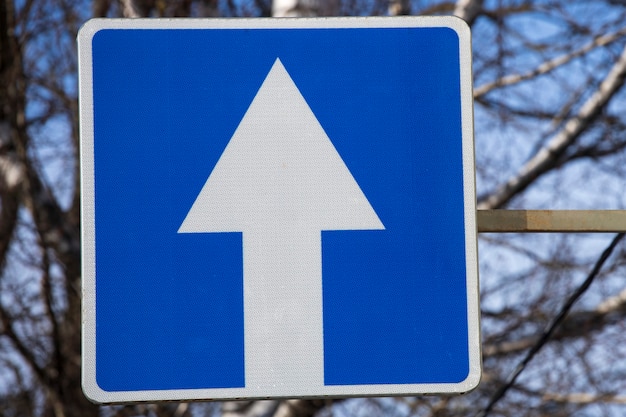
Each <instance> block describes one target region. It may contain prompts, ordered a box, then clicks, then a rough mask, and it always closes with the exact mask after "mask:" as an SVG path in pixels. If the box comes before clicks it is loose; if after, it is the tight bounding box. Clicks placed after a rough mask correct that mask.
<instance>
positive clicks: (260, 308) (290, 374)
mask: <svg viewBox="0 0 626 417" xmlns="http://www.w3.org/2000/svg"><path fill="white" fill-rule="evenodd" d="M384 228H385V227H384V226H383V224H382V222H381V221H380V219H379V218H378V216H377V214H376V213H375V212H374V210H373V208H372V207H371V205H370V204H369V202H368V200H367V198H366V197H365V195H364V194H363V192H362V191H361V189H360V187H359V185H358V184H357V183H356V181H355V179H354V177H353V176H352V174H351V173H350V171H349V170H348V168H347V167H346V165H345V163H344V162H343V160H342V159H341V156H339V154H338V153H337V151H336V149H335V147H334V146H333V144H332V143H331V141H330V139H329V138H328V136H327V135H326V132H324V129H323V128H322V126H321V125H320V123H319V122H318V120H317V118H316V117H315V115H314V114H313V112H312V111H311V109H310V107H309V106H308V104H307V103H306V101H305V99H304V97H303V96H302V94H301V93H300V91H299V90H298V87H297V86H296V85H295V84H294V82H293V80H292V79H291V77H290V76H289V74H288V73H287V71H286V70H285V67H284V66H283V65H282V63H281V62H280V60H279V59H276V61H275V62H274V65H273V66H272V68H271V70H270V72H269V73H268V75H267V77H266V78H265V81H264V82H263V84H262V85H261V87H260V88H259V91H258V92H257V94H256V96H255V97H254V100H253V101H252V103H251V104H250V107H249V108H248V110H247V112H246V114H245V115H244V117H243V119H242V120H241V122H240V124H239V126H238V127H237V129H236V131H235V133H234V134H233V137H232V138H231V140H230V142H229V143H228V145H227V146H226V149H225V150H224V152H223V154H222V156H221V157H220V159H219V160H218V162H217V164H216V165H215V167H214V168H213V171H212V172H211V175H210V176H209V178H208V179H207V181H206V183H205V184H204V187H203V188H202V190H201V191H200V194H199V195H198V197H197V198H196V201H195V202H194V203H193V205H192V207H191V209H190V210H189V213H188V214H187V217H186V218H185V220H184V221H183V223H182V225H181V226H180V228H179V230H178V233H212V232H243V276H244V334H245V342H244V343H245V364H246V365H245V372H246V374H245V380H246V389H248V388H249V389H251V392H259V393H263V395H276V396H280V395H285V394H286V393H287V390H286V389H291V390H293V387H298V389H299V390H301V391H302V394H303V395H306V393H307V392H308V391H309V389H313V388H316V387H321V386H323V384H324V374H323V372H324V371H323V370H324V366H323V339H322V338H323V328H322V254H321V250H322V244H321V231H322V230H377V229H384ZM285 388H286V389H285Z"/></svg>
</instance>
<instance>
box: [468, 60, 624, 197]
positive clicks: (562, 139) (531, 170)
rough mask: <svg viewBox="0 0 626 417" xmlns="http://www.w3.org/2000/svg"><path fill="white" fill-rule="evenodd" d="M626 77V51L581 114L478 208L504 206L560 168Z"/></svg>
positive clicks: (570, 120) (581, 110) (586, 103)
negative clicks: (552, 170)
mask: <svg viewBox="0 0 626 417" xmlns="http://www.w3.org/2000/svg"><path fill="white" fill-rule="evenodd" d="M625 78H626V48H624V49H623V50H622V53H621V55H620V57H619V59H618V61H617V62H616V63H615V64H614V65H613V67H612V68H611V70H610V72H609V73H608V75H607V76H606V78H605V79H604V80H603V81H602V82H601V83H600V86H599V87H598V89H597V90H596V92H595V93H594V94H593V95H592V96H591V97H590V98H589V99H588V100H587V101H586V102H585V103H584V104H583V106H582V107H581V109H580V111H579V112H578V114H577V115H576V116H574V117H572V118H570V119H569V120H568V121H567V122H566V123H565V124H564V126H563V128H562V129H561V130H560V131H559V132H558V133H557V134H556V135H555V136H554V137H553V138H552V140H551V141H550V142H549V143H548V144H547V145H546V146H545V147H543V148H542V149H540V150H539V151H538V152H537V153H536V154H535V155H534V156H533V157H532V158H531V159H530V160H529V161H528V162H527V163H526V164H525V165H524V166H523V167H522V168H521V169H520V170H519V171H518V173H517V174H516V175H514V176H513V177H512V178H510V179H509V180H508V181H507V182H506V183H504V185H502V186H501V187H500V188H499V189H497V190H496V191H495V192H493V193H491V194H490V195H489V196H488V197H486V198H484V199H482V200H481V201H479V202H478V208H479V209H496V208H500V207H503V206H504V205H505V204H506V203H508V202H509V201H510V200H511V199H512V198H513V197H514V196H515V195H517V194H518V193H520V192H522V191H523V190H525V189H526V187H528V186H529V185H531V184H532V183H533V181H534V180H536V179H537V178H538V177H540V176H541V175H543V174H545V173H546V172H548V171H550V170H551V169H553V168H555V167H556V166H557V163H558V161H559V159H560V158H561V156H562V155H563V154H564V153H565V152H566V150H567V149H568V147H569V146H571V145H572V144H574V143H575V142H576V140H577V139H578V138H579V137H580V135H581V134H582V133H583V132H584V131H585V129H587V128H588V127H589V125H590V124H591V123H592V122H593V121H594V120H595V119H596V118H597V117H598V115H599V114H600V112H601V111H602V110H603V109H604V108H605V107H606V106H607V104H608V103H609V101H610V100H611V98H612V97H613V96H614V95H615V94H616V93H617V92H618V91H619V90H620V89H621V87H622V86H623V84H624V79H625Z"/></svg>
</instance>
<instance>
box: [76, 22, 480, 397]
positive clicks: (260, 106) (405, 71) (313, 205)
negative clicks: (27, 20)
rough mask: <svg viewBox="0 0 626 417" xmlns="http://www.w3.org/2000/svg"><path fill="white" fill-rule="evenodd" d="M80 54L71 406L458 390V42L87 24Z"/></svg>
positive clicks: (465, 279)
mask: <svg viewBox="0 0 626 417" xmlns="http://www.w3.org/2000/svg"><path fill="white" fill-rule="evenodd" d="M79 53H80V101H81V106H80V111H81V123H82V124H81V145H82V147H81V163H82V198H83V221H82V230H83V295H84V306H83V315H84V317H83V323H84V328H83V387H84V390H85V393H86V394H87V396H88V397H90V398H91V399H93V400H94V401H97V402H107V403H108V402H130V401H158V400H194V399H228V398H267V397H276V398H278V397H280V398H290V397H329V396H371V395H411V394H418V393H462V392H466V391H469V390H471V389H472V388H474V387H475V386H476V385H477V384H478V381H479V378H480V372H481V365H480V337H479V308H478V276H477V275H478V273H477V255H476V251H477V250H476V221H475V216H476V211H475V190H474V175H475V174H474V155H473V131H472V129H473V128H472V95H471V94H472V93H471V90H472V89H471V50H470V34H469V29H468V27H467V26H466V25H465V23H463V22H462V21H461V20H459V19H456V18H453V17H433V18H423V17H406V18H370V17H368V18H330V19H285V20H280V19H230V20H226V19H211V20H182V19H181V20H158V19H157V20H142V19H139V20H115V19H113V20H110V19H106V20H105V19H101V20H98V19H96V20H92V21H89V22H88V23H87V24H86V25H85V26H84V27H83V28H82V29H81V31H80V34H79Z"/></svg>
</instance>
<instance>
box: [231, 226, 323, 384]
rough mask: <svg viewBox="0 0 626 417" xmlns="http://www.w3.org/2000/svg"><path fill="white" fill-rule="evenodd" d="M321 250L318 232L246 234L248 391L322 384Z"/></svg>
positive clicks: (245, 306) (245, 300)
mask: <svg viewBox="0 0 626 417" xmlns="http://www.w3.org/2000/svg"><path fill="white" fill-rule="evenodd" d="M321 248H322V245H321V232H320V231H319V230H318V231H313V232H306V231H294V230H290V231H287V232H277V231H275V230H270V231H261V232H244V233H243V267H244V332H245V357H246V367H245V370H246V388H250V389H252V390H255V391H256V390H257V389H258V390H259V392H263V393H266V394H265V395H276V396H281V395H285V394H286V393H287V392H289V393H292V394H293V387H302V389H303V392H302V394H303V395H306V393H307V391H308V390H309V388H311V389H312V388H318V389H319V387H321V386H323V382H324V380H323V338H322V337H323V327H322V254H321ZM288 390H291V391H288Z"/></svg>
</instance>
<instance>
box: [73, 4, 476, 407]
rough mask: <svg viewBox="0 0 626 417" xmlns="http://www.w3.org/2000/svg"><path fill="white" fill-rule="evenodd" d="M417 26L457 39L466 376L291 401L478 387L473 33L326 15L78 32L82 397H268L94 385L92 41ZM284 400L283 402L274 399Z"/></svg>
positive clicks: (448, 19)
mask: <svg viewBox="0 0 626 417" xmlns="http://www.w3.org/2000/svg"><path fill="white" fill-rule="evenodd" d="M398 27H401V28H420V27H433V28H436V27H446V28H450V29H452V30H454V31H455V32H456V33H457V36H458V38H459V63H460V82H461V84H460V87H461V118H462V152H463V187H464V204H465V207H464V209H465V213H464V216H465V248H466V285H467V306H468V310H467V317H468V323H467V324H468V344H469V346H468V348H469V373H468V376H467V378H466V379H465V380H464V381H461V382H459V383H435V384H368V385H338V386H335V385H331V386H323V387H322V392H319V393H307V392H302V393H298V392H295V391H296V389H297V388H294V392H293V397H298V398H324V397H371V396H403V395H406V396H410V395H416V394H462V393H466V392H469V391H471V390H473V389H474V388H476V386H478V383H479V382H480V378H481V374H482V361H481V340H480V308H479V284H478V249H477V237H476V233H477V228H476V186H475V162H474V161H475V159H474V127H473V120H474V118H473V95H472V70H471V68H472V56H471V34H470V30H469V27H468V26H467V24H466V23H465V22H464V21H463V20H461V19H459V18H456V17H453V16H432V17H430V16H428V17H425V16H401V17H327V18H298V19H276V18H251V19H248V18H245V19H92V20H89V21H88V22H87V23H85V25H83V27H82V28H81V29H80V31H79V34H78V51H79V52H78V53H79V62H78V68H79V101H80V107H79V112H80V138H81V148H80V163H81V193H82V214H81V217H82V218H81V224H82V232H81V233H82V245H83V248H82V296H83V305H82V330H83V331H82V349H83V351H82V386H83V391H84V393H85V395H86V396H87V397H88V398H89V399H91V400H92V401H94V402H97V403H131V402H150V401H193V400H227V399H242V398H246V399H253V398H268V397H266V396H264V395H263V393H262V392H255V391H254V389H253V388H252V387H247V388H245V387H244V388H215V389H214V388H211V389H178V390H144V391H105V390H103V389H101V388H100V387H99V386H98V384H97V382H96V338H95V335H96V316H95V312H96V300H95V292H96V277H95V273H96V268H95V188H94V182H95V181H94V115H93V68H92V39H93V37H94V35H95V34H96V33H97V32H98V31H100V30H103V29H298V28H367V29H373V28H398ZM273 398H284V397H273Z"/></svg>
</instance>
